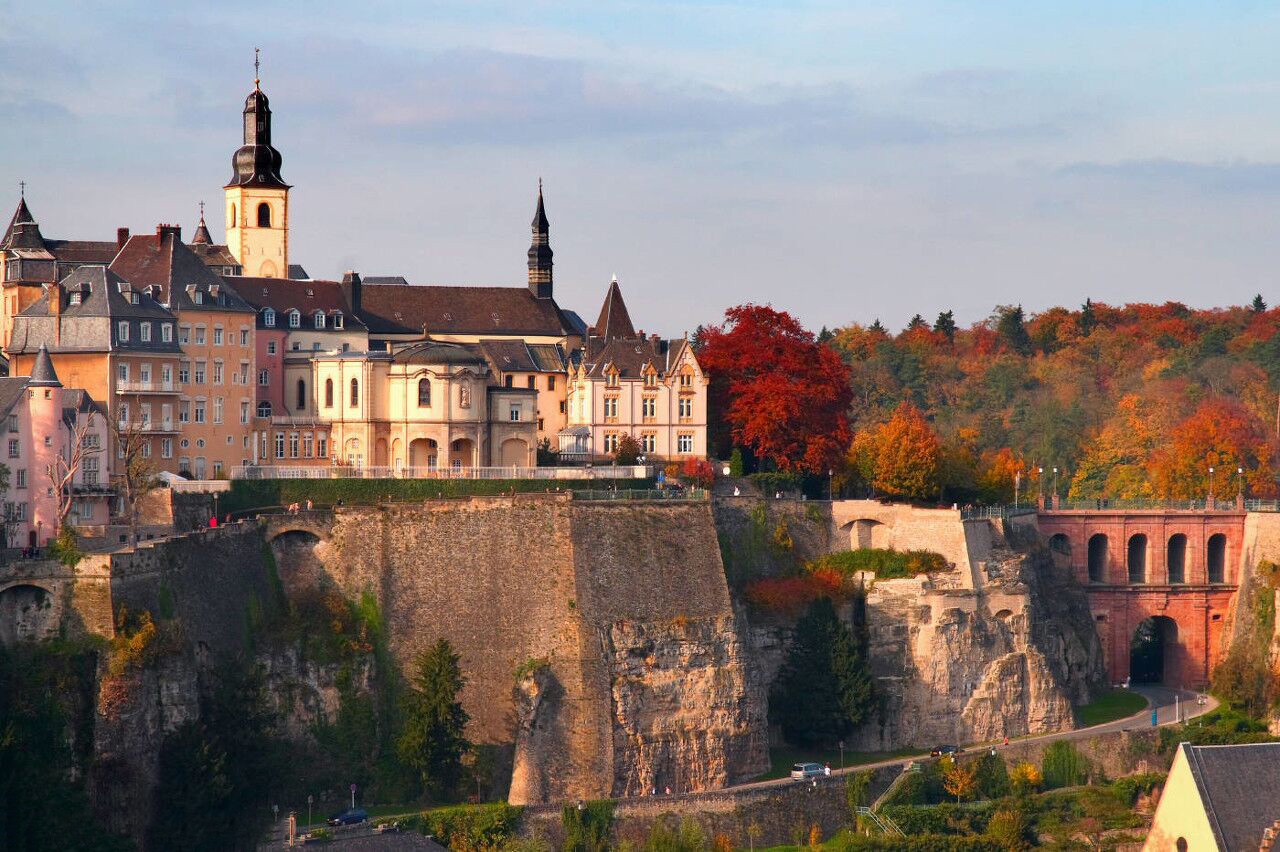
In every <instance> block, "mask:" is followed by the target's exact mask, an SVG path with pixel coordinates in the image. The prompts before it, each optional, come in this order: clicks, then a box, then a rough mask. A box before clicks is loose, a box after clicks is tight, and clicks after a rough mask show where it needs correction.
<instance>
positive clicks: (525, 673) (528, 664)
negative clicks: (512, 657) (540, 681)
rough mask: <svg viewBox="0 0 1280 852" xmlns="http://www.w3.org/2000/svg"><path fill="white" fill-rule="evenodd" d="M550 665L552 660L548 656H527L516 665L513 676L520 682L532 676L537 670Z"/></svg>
mask: <svg viewBox="0 0 1280 852" xmlns="http://www.w3.org/2000/svg"><path fill="white" fill-rule="evenodd" d="M550 665H551V662H550V661H549V660H548V659H547V658H546V657H526V658H525V659H524V660H523V661H521V663H520V665H518V666H516V669H515V672H513V676H514V677H515V680H516V683H519V682H520V681H522V680H524V679H525V678H527V677H530V676H532V675H533V674H535V673H536V672H540V671H542V670H543V669H545V668H547V667H548V666H550Z"/></svg>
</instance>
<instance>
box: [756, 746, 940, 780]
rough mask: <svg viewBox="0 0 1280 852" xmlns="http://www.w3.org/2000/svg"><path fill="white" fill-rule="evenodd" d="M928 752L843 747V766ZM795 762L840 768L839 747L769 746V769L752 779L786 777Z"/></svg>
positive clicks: (905, 749)
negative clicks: (861, 749)
mask: <svg viewBox="0 0 1280 852" xmlns="http://www.w3.org/2000/svg"><path fill="white" fill-rule="evenodd" d="M927 754H928V752H927V751H924V750H923V749H918V748H901V749H897V750H896V751H850V750H848V749H845V752H844V766H845V768H846V769H847V768H848V767H850V766H859V765H861V764H864V763H878V762H879V761H881V760H892V759H894V758H899V757H903V758H905V757H919V756H920V755H927ZM796 763H829V764H831V769H832V771H835V770H837V769H839V768H840V750H839V749H835V748H833V749H826V750H824V749H813V750H807V749H798V748H789V747H786V748H771V749H769V771H768V772H766V773H764V774H763V775H761V776H759V777H757V778H755V779H753V780H755V781H768V780H769V779H771V778H786V777H787V776H788V775H789V774H791V767H792V765H793V764H796Z"/></svg>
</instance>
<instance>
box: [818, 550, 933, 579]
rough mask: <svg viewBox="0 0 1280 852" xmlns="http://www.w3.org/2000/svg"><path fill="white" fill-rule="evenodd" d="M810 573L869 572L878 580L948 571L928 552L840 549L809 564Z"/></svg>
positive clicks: (931, 552)
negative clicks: (819, 571) (820, 571)
mask: <svg viewBox="0 0 1280 852" xmlns="http://www.w3.org/2000/svg"><path fill="white" fill-rule="evenodd" d="M808 567H809V570H810V571H817V570H821V569H828V570H832V571H838V572H839V573H841V574H846V575H848V574H856V573H858V572H860V571H872V572H874V573H875V575H876V579H879V580H891V579H899V578H904V577H914V576H916V575H917V574H935V573H937V572H939V571H948V570H950V569H951V565H950V563H948V562H947V560H946V558H945V557H943V555H942V554H941V553H934V552H933V551H931V550H893V549H891V548H875V547H868V548H863V549H860V550H844V551H841V552H839V553H828V554H826V555H824V556H822V557H819V558H818V559H816V560H814V561H813V562H811V563H810V564H809V566H808Z"/></svg>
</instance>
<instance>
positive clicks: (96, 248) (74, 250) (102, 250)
mask: <svg viewBox="0 0 1280 852" xmlns="http://www.w3.org/2000/svg"><path fill="white" fill-rule="evenodd" d="M44 244H45V247H46V248H47V249H49V251H50V253H52V254H53V256H54V257H56V258H57V259H58V262H59V263H96V264H102V265H103V266H108V265H110V263H111V261H112V259H114V258H115V256H116V252H117V251H118V250H119V248H120V247H119V246H118V245H116V243H115V241H114V240H45V241H44Z"/></svg>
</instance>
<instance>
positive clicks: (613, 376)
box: [604, 366, 618, 388]
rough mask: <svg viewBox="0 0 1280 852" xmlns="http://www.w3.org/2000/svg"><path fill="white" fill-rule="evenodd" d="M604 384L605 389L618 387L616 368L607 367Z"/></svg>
mask: <svg viewBox="0 0 1280 852" xmlns="http://www.w3.org/2000/svg"><path fill="white" fill-rule="evenodd" d="M604 383H605V386H606V387H611V388H616V387H617V386H618V370H617V368H616V367H612V366H610V367H608V368H607V369H606V370H605V372H604Z"/></svg>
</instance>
